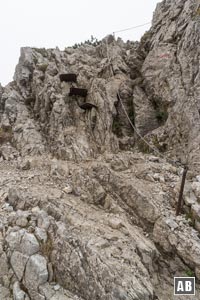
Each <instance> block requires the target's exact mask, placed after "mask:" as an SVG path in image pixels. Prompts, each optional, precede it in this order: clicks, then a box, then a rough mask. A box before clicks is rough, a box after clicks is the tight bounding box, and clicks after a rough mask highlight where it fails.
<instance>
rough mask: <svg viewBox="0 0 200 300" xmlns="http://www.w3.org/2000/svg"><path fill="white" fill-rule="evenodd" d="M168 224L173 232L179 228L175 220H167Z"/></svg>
mask: <svg viewBox="0 0 200 300" xmlns="http://www.w3.org/2000/svg"><path fill="white" fill-rule="evenodd" d="M166 224H167V225H168V226H169V227H170V228H171V229H173V230H175V229H176V228H177V227H178V224H177V223H176V222H175V221H174V220H173V219H166Z"/></svg>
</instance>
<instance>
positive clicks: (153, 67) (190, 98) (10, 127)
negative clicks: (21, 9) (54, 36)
mask: <svg viewBox="0 0 200 300" xmlns="http://www.w3.org/2000/svg"><path fill="white" fill-rule="evenodd" d="M199 43H200V3H198V1H197V0H164V1H163V2H161V3H159V4H158V5H157V8H156V11H155V13H154V16H153V21H152V27H151V29H150V30H149V31H148V32H146V33H145V34H144V36H143V37H142V38H141V41H140V42H131V41H128V42H126V43H125V42H123V41H122V40H121V39H117V40H116V39H115V37H114V36H112V35H109V36H106V37H105V38H104V39H103V40H102V41H99V42H95V43H94V42H90V43H88V42H87V43H83V44H82V45H75V46H73V47H68V48H66V49H65V50H64V51H60V50H59V49H58V48H56V49H41V48H29V47H25V48H22V49H21V55H20V58H19V63H18V65H17V66H16V70H15V75H14V81H12V82H11V83H9V84H8V85H7V86H5V87H2V86H0V187H1V188H0V299H1V300H11V299H14V300H156V299H157V300H173V299H177V300H179V299H180V300H181V299H188V297H187V296H174V291H173V288H174V287H173V284H174V277H179V276H181V277H185V276H186V277H196V295H195V296H190V299H191V300H196V299H200V293H199V288H200V47H199ZM186 164H187V166H188V168H189V170H188V172H187V177H186V183H185V188H184V193H183V205H182V210H181V213H180V214H179V215H178V216H176V207H177V202H178V197H179V191H180V185H181V179H182V174H183V167H184V166H185V165H186Z"/></svg>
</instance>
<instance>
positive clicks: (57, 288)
mask: <svg viewBox="0 0 200 300" xmlns="http://www.w3.org/2000/svg"><path fill="white" fill-rule="evenodd" d="M60 288H61V286H60V285H59V284H56V285H55V286H54V287H53V289H54V291H58V290H59V289H60Z"/></svg>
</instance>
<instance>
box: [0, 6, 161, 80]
mask: <svg viewBox="0 0 200 300" xmlns="http://www.w3.org/2000/svg"><path fill="white" fill-rule="evenodd" d="M1 2H2V3H1V17H0V39H1V47H0V82H1V83H2V85H5V84H7V83H8V82H10V81H11V80H12V77H13V74H14V70H15V66H16V64H17V62H18V58H19V53H20V47H22V46H31V47H45V48H54V47H56V46H58V47H59V48H60V49H63V48H65V47H67V46H71V45H73V44H75V43H76V42H81V41H85V40H87V39H90V37H91V35H93V36H95V37H97V38H98V39H101V38H103V37H104V36H106V35H107V34H109V33H112V32H113V31H117V30H120V29H124V28H127V27H132V26H137V25H140V24H143V23H147V22H150V21H151V20H152V15H153V11H154V9H155V7H156V4H157V3H158V2H160V1H158V0H123V1H119V0H98V1H95V0H71V1H69V0H4V1H1ZM149 27H150V25H146V26H144V27H141V28H137V29H133V30H131V31H127V32H123V33H120V34H119V36H120V37H122V38H123V39H124V40H127V39H130V40H139V39H140V37H141V35H142V34H143V33H144V32H145V31H146V30H147V29H148V28H149Z"/></svg>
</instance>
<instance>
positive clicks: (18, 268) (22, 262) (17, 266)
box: [10, 251, 28, 281]
mask: <svg viewBox="0 0 200 300" xmlns="http://www.w3.org/2000/svg"><path fill="white" fill-rule="evenodd" d="M27 260H28V256H27V255H24V254H22V253H21V252H18V251H14V252H13V254H12V256H11V260H10V264H11V266H12V268H13V270H14V272H15V274H16V276H17V278H18V280H19V281H21V279H22V277H23V274H24V269H25V266H26V262H27Z"/></svg>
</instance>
